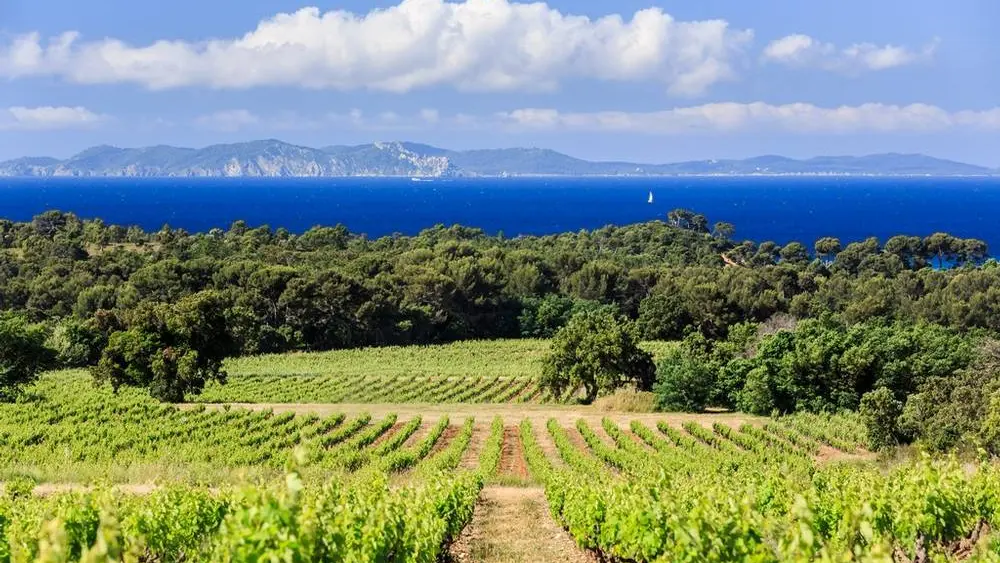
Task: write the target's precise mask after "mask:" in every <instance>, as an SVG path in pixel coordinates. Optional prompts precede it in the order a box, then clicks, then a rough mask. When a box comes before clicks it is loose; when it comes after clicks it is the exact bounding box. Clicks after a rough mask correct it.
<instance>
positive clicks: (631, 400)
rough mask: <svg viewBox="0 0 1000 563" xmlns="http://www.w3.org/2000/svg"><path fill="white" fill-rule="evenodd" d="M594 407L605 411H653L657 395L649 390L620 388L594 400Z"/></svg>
mask: <svg viewBox="0 0 1000 563" xmlns="http://www.w3.org/2000/svg"><path fill="white" fill-rule="evenodd" d="M594 408H595V409H597V410H599V411H605V412H653V411H654V410H656V395H654V394H652V393H650V392H648V391H631V390H620V391H616V392H615V393H614V394H612V395H608V396H607V397H601V398H599V399H597V400H596V401H594Z"/></svg>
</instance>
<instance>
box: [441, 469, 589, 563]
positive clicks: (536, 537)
mask: <svg viewBox="0 0 1000 563" xmlns="http://www.w3.org/2000/svg"><path fill="white" fill-rule="evenodd" d="M450 555H451V557H450V560H451V561H454V562H460V563H472V562H475V563H550V562H556V561H558V562H565V563H594V562H596V561H597V559H596V558H595V557H594V556H593V555H592V554H591V553H589V552H587V551H585V550H582V549H580V548H579V547H577V545H576V544H575V543H574V542H573V539H572V538H570V536H569V534H567V533H566V531H565V530H563V529H562V528H561V527H559V525H558V524H556V522H555V521H554V520H552V517H551V516H550V515H549V508H548V505H547V504H546V502H545V492H544V491H543V489H541V488H540V487H531V488H524V487H486V488H485V489H483V492H482V494H481V495H480V497H479V503H478V504H477V505H476V511H475V513H474V514H473V516H472V522H471V523H470V524H469V525H468V526H466V528H465V530H463V531H462V535H461V536H460V537H459V538H458V541H456V542H455V543H454V544H453V545H452V546H451V552H450Z"/></svg>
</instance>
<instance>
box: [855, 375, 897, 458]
mask: <svg viewBox="0 0 1000 563" xmlns="http://www.w3.org/2000/svg"><path fill="white" fill-rule="evenodd" d="M859 414H860V415H861V420H862V421H863V422H864V425H865V429H866V431H867V433H868V446H869V447H870V448H872V449H873V450H884V449H887V448H891V447H893V446H895V445H897V444H898V443H899V422H898V421H899V416H900V415H901V414H903V403H902V402H901V401H899V400H898V399H896V397H895V395H893V393H892V391H890V390H889V388H888V387H879V388H878V389H876V390H874V391H870V392H868V393H865V395H864V396H863V397H861V408H860V409H859Z"/></svg>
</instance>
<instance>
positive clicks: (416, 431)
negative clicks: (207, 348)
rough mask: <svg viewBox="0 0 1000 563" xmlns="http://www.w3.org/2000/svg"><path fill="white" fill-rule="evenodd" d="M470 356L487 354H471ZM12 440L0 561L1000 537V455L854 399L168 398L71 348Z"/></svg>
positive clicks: (437, 356) (858, 549)
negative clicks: (906, 429)
mask: <svg viewBox="0 0 1000 563" xmlns="http://www.w3.org/2000/svg"><path fill="white" fill-rule="evenodd" d="M544 346H545V343H544V342H540V341H527V342H519V343H513V342H503V343H492V344H483V343H466V344H463V345H449V346H442V347H434V348H427V349H423V350H424V351H425V352H426V353H427V356H423V355H422V354H421V353H420V352H419V351H416V350H408V349H379V350H366V351H358V352H352V353H350V354H346V353H345V354H341V353H331V354H317V355H297V356H290V357H287V358H274V357H272V358H258V359H246V360H240V361H236V362H232V363H231V364H230V366H229V368H230V369H231V370H233V372H234V376H233V377H234V381H236V382H241V381H244V380H245V381H252V380H253V378H257V377H264V376H267V375H268V374H271V375H270V376H273V377H275V378H276V379H275V380H274V381H273V382H272V383H270V384H268V385H267V386H262V387H261V391H260V393H261V397H262V398H269V399H273V398H274V397H275V396H277V394H278V393H279V392H280V390H281V388H282V387H283V386H284V387H287V386H289V383H290V382H294V381H298V380H297V379H296V378H299V377H305V376H310V377H325V376H335V375H338V374H341V375H345V376H346V375H352V376H353V377H357V378H363V379H365V380H367V379H368V378H369V377H370V378H371V380H372V382H373V383H376V382H377V383H381V384H382V385H383V386H385V385H386V382H387V381H389V382H391V381H394V378H398V377H404V373H409V372H410V371H409V370H425V371H420V372H419V374H418V375H419V376H420V377H422V378H427V380H423V379H418V380H416V383H414V384H413V388H414V389H421V388H426V387H430V386H431V385H433V383H432V382H431V381H430V379H431V378H433V377H448V378H449V379H455V380H459V379H461V380H463V381H470V382H471V381H477V380H478V379H479V377H483V378H484V379H486V380H489V381H494V380H495V379H496V378H501V379H503V378H504V377H508V376H505V375H504V371H503V369H502V365H503V363H504V362H505V361H510V362H511V363H512V364H513V366H514V367H513V368H512V372H513V373H514V374H515V375H514V376H510V377H509V378H510V379H512V380H520V379H525V380H531V379H532V377H533V376H532V374H531V371H530V367H528V366H530V365H532V364H533V362H537V358H538V353H539V351H540V350H541V351H543V350H544ZM352 358H353V359H352ZM380 358H381V359H380ZM472 358H479V360H478V363H477V362H476V361H473V360H472ZM376 361H381V362H383V363H391V364H392V365H391V366H389V367H386V366H376V365H374V363H373V362H376ZM369 364H371V365H369ZM464 364H467V365H468V366H470V367H471V368H473V369H471V370H470V371H475V370H482V371H483V374H485V375H465V376H463V375H462V373H463V372H464V371H465V370H464V369H463V367H462V366H463V365H464ZM434 370H437V371H434ZM324 374H325V375H324ZM411 375H413V374H412V373H411ZM490 385H493V386H494V387H496V386H497V384H494V383H491V384H490ZM490 385H486V386H482V389H483V392H489V390H490V389H492V388H493V387H491V386H490ZM317 388H322V387H321V386H319V387H317ZM477 388H478V387H477ZM503 388H504V389H507V388H506V387H503ZM308 392H309V389H308V388H307V387H306V386H301V389H298V390H297V391H295V393H308ZM387 392H391V391H387ZM419 395H420V393H419V392H418V393H417V396H419ZM467 395H468V396H469V397H470V400H473V399H474V397H475V395H473V394H470V393H467ZM289 396H290V397H294V396H296V395H295V394H294V393H290V394H289ZM426 396H430V395H429V394H428V395H426ZM0 443H2V444H3V446H4V447H3V448H2V450H0V480H2V481H3V482H4V486H3V488H4V495H3V496H2V497H0V562H6V561H77V560H86V561H203V560H204V561H262V560H274V561H427V562H432V561H449V560H450V561H463V562H464V561H485V562H497V563H499V562H501V561H503V562H508V561H569V562H576V561H581V562H583V561H595V560H620V561H637V562H652V561H658V562H659V561H692V562H693V561H761V562H779V561H872V562H874V561H878V562H885V563H890V562H891V563H899V562H901V561H917V560H932V561H957V560H962V561H997V560H998V558H1000V542H994V541H992V536H991V534H990V533H989V530H991V529H995V527H996V525H997V524H1000V470H998V469H997V468H996V467H995V466H993V465H989V464H984V465H981V466H971V465H965V466H963V465H960V464H958V463H957V462H955V461H953V460H949V459H932V458H918V459H902V460H899V459H897V460H895V461H893V463H892V464H886V463H882V462H880V461H879V460H878V459H876V457H875V456H874V455H872V454H871V453H870V452H868V451H866V449H865V438H864V432H863V427H862V425H861V423H860V421H859V420H858V419H857V417H855V416H845V415H840V416H824V415H795V416H792V417H782V418H779V419H768V418H760V417H750V416H744V415H740V414H735V413H733V414H728V413H726V414H705V415H681V414H670V413H602V412H600V411H598V410H597V409H595V408H592V407H581V406H574V405H549V404H521V403H516V402H498V403H494V404H465V403H447V404H436V405H425V404H417V403H407V404H363V403H339V404H305V403H300V404H284V405H275V406H274V407H273V408H270V407H269V406H268V405H263V404H256V405H250V406H249V407H248V408H241V407H237V406H231V405H224V404H212V405H204V404H189V405H177V406H174V405H162V404H159V403H156V402H155V401H153V400H151V399H150V398H149V397H148V396H146V395H144V394H142V393H140V392H136V391H122V392H120V393H118V394H113V393H112V392H111V391H110V389H108V388H105V387H94V386H93V385H92V384H91V383H90V381H89V380H88V378H87V377H86V376H85V375H84V374H83V373H81V372H59V373H50V374H46V375H45V376H44V377H43V379H42V380H41V381H40V382H39V383H38V384H37V385H36V387H35V388H34V389H33V390H32V395H31V399H30V400H29V401H27V402H24V403H20V404H6V405H0ZM925 552H926V553H928V557H929V559H920V557H922V555H921V554H923V553H925Z"/></svg>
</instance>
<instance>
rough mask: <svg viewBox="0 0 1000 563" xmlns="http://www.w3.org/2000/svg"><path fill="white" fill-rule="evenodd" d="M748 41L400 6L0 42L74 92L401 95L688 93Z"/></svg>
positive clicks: (491, 5) (535, 13) (416, 0)
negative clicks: (579, 89)
mask: <svg viewBox="0 0 1000 563" xmlns="http://www.w3.org/2000/svg"><path fill="white" fill-rule="evenodd" d="M751 39H752V32H751V31H748V30H733V29H731V28H730V27H729V25H728V23H727V22H726V21H723V20H707V21H687V22H685V21H677V20H675V19H674V18H673V17H671V16H670V15H669V14H666V13H664V12H663V11H662V10H660V9H659V8H649V9H645V10H640V11H638V12H636V13H635V14H634V15H633V16H632V17H631V19H629V20H625V19H623V18H622V17H621V16H620V15H618V14H611V15H607V16H604V17H601V18H598V19H591V18H588V17H586V16H580V15H573V14H566V13H562V12H560V11H559V10H556V9H554V8H550V7H549V6H548V5H547V4H545V3H541V2H538V3H533V4H522V3H515V2H511V1H510V0H466V1H464V2H447V1H445V0H401V2H400V3H399V4H398V5H396V6H393V7H390V8H388V9H385V10H373V11H371V12H369V13H367V14H354V13H351V12H348V11H343V10H335V11H329V12H326V13H321V12H320V10H319V9H318V8H303V9H301V10H299V11H297V12H294V13H281V14H278V15H276V16H274V17H272V18H270V19H267V20H264V21H261V22H260V23H259V24H258V25H257V27H256V29H254V30H252V31H250V32H248V33H246V34H245V35H243V36H242V37H239V38H232V39H212V40H207V41H203V42H186V41H170V40H160V41H156V42H154V43H152V44H148V45H142V46H134V45H129V44H127V43H125V42H123V41H121V40H118V39H112V38H109V39H103V40H97V41H83V40H82V39H81V38H80V36H79V34H78V33H77V32H67V33H64V34H62V35H60V36H58V37H55V38H52V39H50V40H48V41H45V40H43V39H42V38H41V36H40V35H39V34H38V33H30V34H27V35H23V36H20V37H18V38H16V39H15V40H13V41H12V42H10V43H9V44H8V45H5V46H2V47H0V76H6V77H21V76H31V75H52V76H59V77H62V78H64V79H66V80H69V81H71V82H76V83H84V84H106V83H123V82H124V83H135V84H140V85H142V86H145V87H147V88H150V89H168V88H177V87H184V86H209V87H213V88H252V87H256V86H276V85H277V86H293V87H304V88H323V89H338V90H349V89H357V88H370V89H375V90H386V91H391V92H405V91H409V90H412V89H415V88H421V87H428V86H436V85H451V86H455V87H457V88H461V89H467V90H489V91H500V90H517V89H525V90H546V89H553V88H556V87H558V85H559V84H560V82H561V81H563V80H565V79H571V78H590V79H599V80H612V81H659V82H662V83H663V84H664V85H665V86H666V87H667V88H668V89H669V90H670V91H671V92H672V93H675V94H684V95H687V94H698V93H701V92H703V91H704V90H705V89H707V88H708V87H710V86H711V85H712V84H714V83H716V82H718V81H720V80H725V79H728V78H732V77H733V76H734V74H735V72H734V68H733V59H734V58H735V57H736V56H738V55H739V54H740V53H741V52H742V50H743V49H744V48H745V46H746V45H747V44H748V43H749V42H750V40H751Z"/></svg>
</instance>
